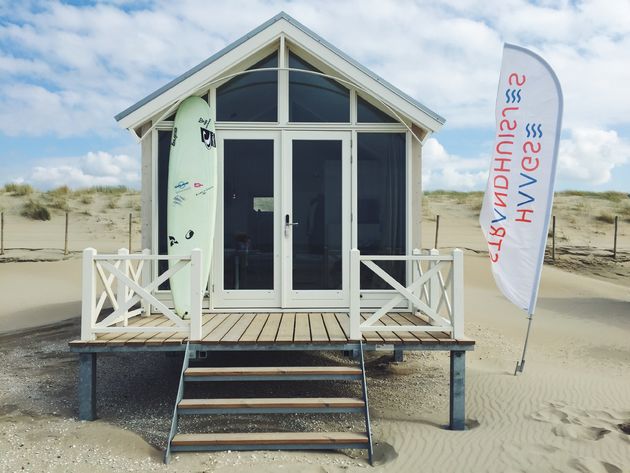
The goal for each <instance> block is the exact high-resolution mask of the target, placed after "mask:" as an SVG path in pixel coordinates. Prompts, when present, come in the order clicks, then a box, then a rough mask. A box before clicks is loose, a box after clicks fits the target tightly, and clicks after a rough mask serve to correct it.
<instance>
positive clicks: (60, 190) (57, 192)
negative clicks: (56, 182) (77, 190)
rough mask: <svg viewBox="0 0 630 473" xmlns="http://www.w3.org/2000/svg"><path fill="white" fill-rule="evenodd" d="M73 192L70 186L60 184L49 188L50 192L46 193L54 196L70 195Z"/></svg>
mask: <svg viewBox="0 0 630 473" xmlns="http://www.w3.org/2000/svg"><path fill="white" fill-rule="evenodd" d="M71 192H72V191H71V190H70V188H69V187H68V186H60V187H57V188H56V189H52V190H49V191H48V192H46V194H48V195H50V196H52V197H63V196H67V195H69V194H70V193H71Z"/></svg>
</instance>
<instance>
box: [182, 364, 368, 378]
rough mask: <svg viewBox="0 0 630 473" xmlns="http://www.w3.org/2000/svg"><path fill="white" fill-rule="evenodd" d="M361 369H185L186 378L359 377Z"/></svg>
mask: <svg viewBox="0 0 630 473" xmlns="http://www.w3.org/2000/svg"><path fill="white" fill-rule="evenodd" d="M360 374H361V368H355V367H353V366H282V367H278V366H260V367H230V368H225V367H220V368H187V369H186V371H185V375H186V376H279V375H280V376H282V375H287V376H295V375H360Z"/></svg>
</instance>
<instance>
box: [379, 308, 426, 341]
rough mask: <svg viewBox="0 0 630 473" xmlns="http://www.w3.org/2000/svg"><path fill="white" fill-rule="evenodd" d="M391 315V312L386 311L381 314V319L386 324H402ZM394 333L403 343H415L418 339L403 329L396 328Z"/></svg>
mask: <svg viewBox="0 0 630 473" xmlns="http://www.w3.org/2000/svg"><path fill="white" fill-rule="evenodd" d="M392 315H393V313H392V312H388V313H387V314H386V315H384V316H383V318H382V319H381V320H382V321H383V323H385V324H386V325H397V326H400V325H402V324H401V323H400V321H399V320H397V319H396V318H394V317H392ZM405 325H407V324H405ZM394 333H395V334H396V335H397V336H398V337H399V338H400V339H401V340H402V342H403V343H410V342H411V343H415V342H417V341H418V339H417V338H416V337H414V335H413V333H411V332H408V331H404V330H403V331H399V330H396V331H395V332H394Z"/></svg>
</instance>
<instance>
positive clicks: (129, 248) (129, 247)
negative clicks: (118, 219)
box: [127, 214, 133, 253]
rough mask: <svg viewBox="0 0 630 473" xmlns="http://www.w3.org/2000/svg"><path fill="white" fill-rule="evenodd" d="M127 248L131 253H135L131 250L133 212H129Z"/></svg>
mask: <svg viewBox="0 0 630 473" xmlns="http://www.w3.org/2000/svg"><path fill="white" fill-rule="evenodd" d="M127 249H128V250H129V253H133V251H131V214H129V246H128V247H127Z"/></svg>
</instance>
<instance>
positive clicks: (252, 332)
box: [238, 313, 269, 343]
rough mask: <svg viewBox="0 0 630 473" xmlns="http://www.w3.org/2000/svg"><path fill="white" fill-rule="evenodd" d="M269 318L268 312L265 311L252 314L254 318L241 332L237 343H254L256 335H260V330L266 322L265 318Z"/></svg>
mask: <svg viewBox="0 0 630 473" xmlns="http://www.w3.org/2000/svg"><path fill="white" fill-rule="evenodd" d="M268 318H269V314H265V313H257V314H254V320H252V323H251V324H249V327H247V330H245V331H244V332H243V335H242V336H241V338H240V339H239V340H238V341H239V343H256V341H257V340H258V337H260V335H261V333H262V330H263V328H264V326H265V324H266V323H267V319H268Z"/></svg>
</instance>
